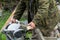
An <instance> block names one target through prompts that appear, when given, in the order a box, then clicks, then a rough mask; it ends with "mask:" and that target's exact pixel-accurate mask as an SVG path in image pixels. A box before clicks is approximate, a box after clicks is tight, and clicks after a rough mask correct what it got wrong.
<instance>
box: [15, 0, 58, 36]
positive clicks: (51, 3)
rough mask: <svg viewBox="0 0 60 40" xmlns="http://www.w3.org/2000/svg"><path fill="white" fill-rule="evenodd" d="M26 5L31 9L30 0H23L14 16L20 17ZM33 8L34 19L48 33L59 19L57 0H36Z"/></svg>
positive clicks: (44, 32)
mask: <svg viewBox="0 0 60 40" xmlns="http://www.w3.org/2000/svg"><path fill="white" fill-rule="evenodd" d="M26 7H27V9H28V10H29V1H28V0H22V1H21V4H20V6H19V8H18V10H17V12H16V13H15V16H14V18H16V19H20V18H21V16H22V14H23V12H24V10H25V9H26ZM31 9H32V13H31V14H32V15H33V16H32V17H33V19H32V21H33V22H34V23H35V25H36V26H37V27H38V28H40V29H41V31H42V32H43V34H44V35H46V34H48V33H49V31H52V30H53V28H54V27H55V25H56V24H57V22H58V20H59V18H58V17H59V16H58V15H59V14H58V9H57V5H56V2H55V0H35V2H33V3H32V8H31ZM29 11H30V10H29ZM28 14H29V12H28ZM29 15H30V14H29ZM30 16H31V15H30ZM28 18H29V17H28Z"/></svg>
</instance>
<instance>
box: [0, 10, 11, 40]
mask: <svg viewBox="0 0 60 40" xmlns="http://www.w3.org/2000/svg"><path fill="white" fill-rule="evenodd" d="M10 14H11V13H10V12H9V11H4V12H3V15H2V16H1V17H0V30H1V28H2V27H3V25H4V24H5V22H6V21H7V19H8V17H9V16H10ZM0 40H6V36H5V35H4V34H2V33H0Z"/></svg>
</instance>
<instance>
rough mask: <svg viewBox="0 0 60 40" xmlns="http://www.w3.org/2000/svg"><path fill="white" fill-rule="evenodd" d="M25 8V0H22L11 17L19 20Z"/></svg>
mask: <svg viewBox="0 0 60 40" xmlns="http://www.w3.org/2000/svg"><path fill="white" fill-rule="evenodd" d="M25 9H26V3H25V1H23V0H22V1H21V3H20V5H19V6H18V8H17V11H16V12H15V14H14V17H13V18H15V19H18V20H19V19H20V18H21V16H22V14H23V12H24V11H25Z"/></svg>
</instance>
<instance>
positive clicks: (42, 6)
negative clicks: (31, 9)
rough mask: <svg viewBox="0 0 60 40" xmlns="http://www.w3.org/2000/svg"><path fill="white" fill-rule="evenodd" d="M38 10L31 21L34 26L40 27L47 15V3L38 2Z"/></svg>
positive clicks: (40, 0) (46, 1)
mask: <svg viewBox="0 0 60 40" xmlns="http://www.w3.org/2000/svg"><path fill="white" fill-rule="evenodd" d="M38 4H39V8H38V11H37V13H36V15H35V16H34V19H33V20H32V21H33V22H34V23H35V25H42V24H45V23H44V21H43V20H44V19H43V18H44V17H45V18H46V17H47V15H48V8H49V1H48V0H39V3H38Z"/></svg>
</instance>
